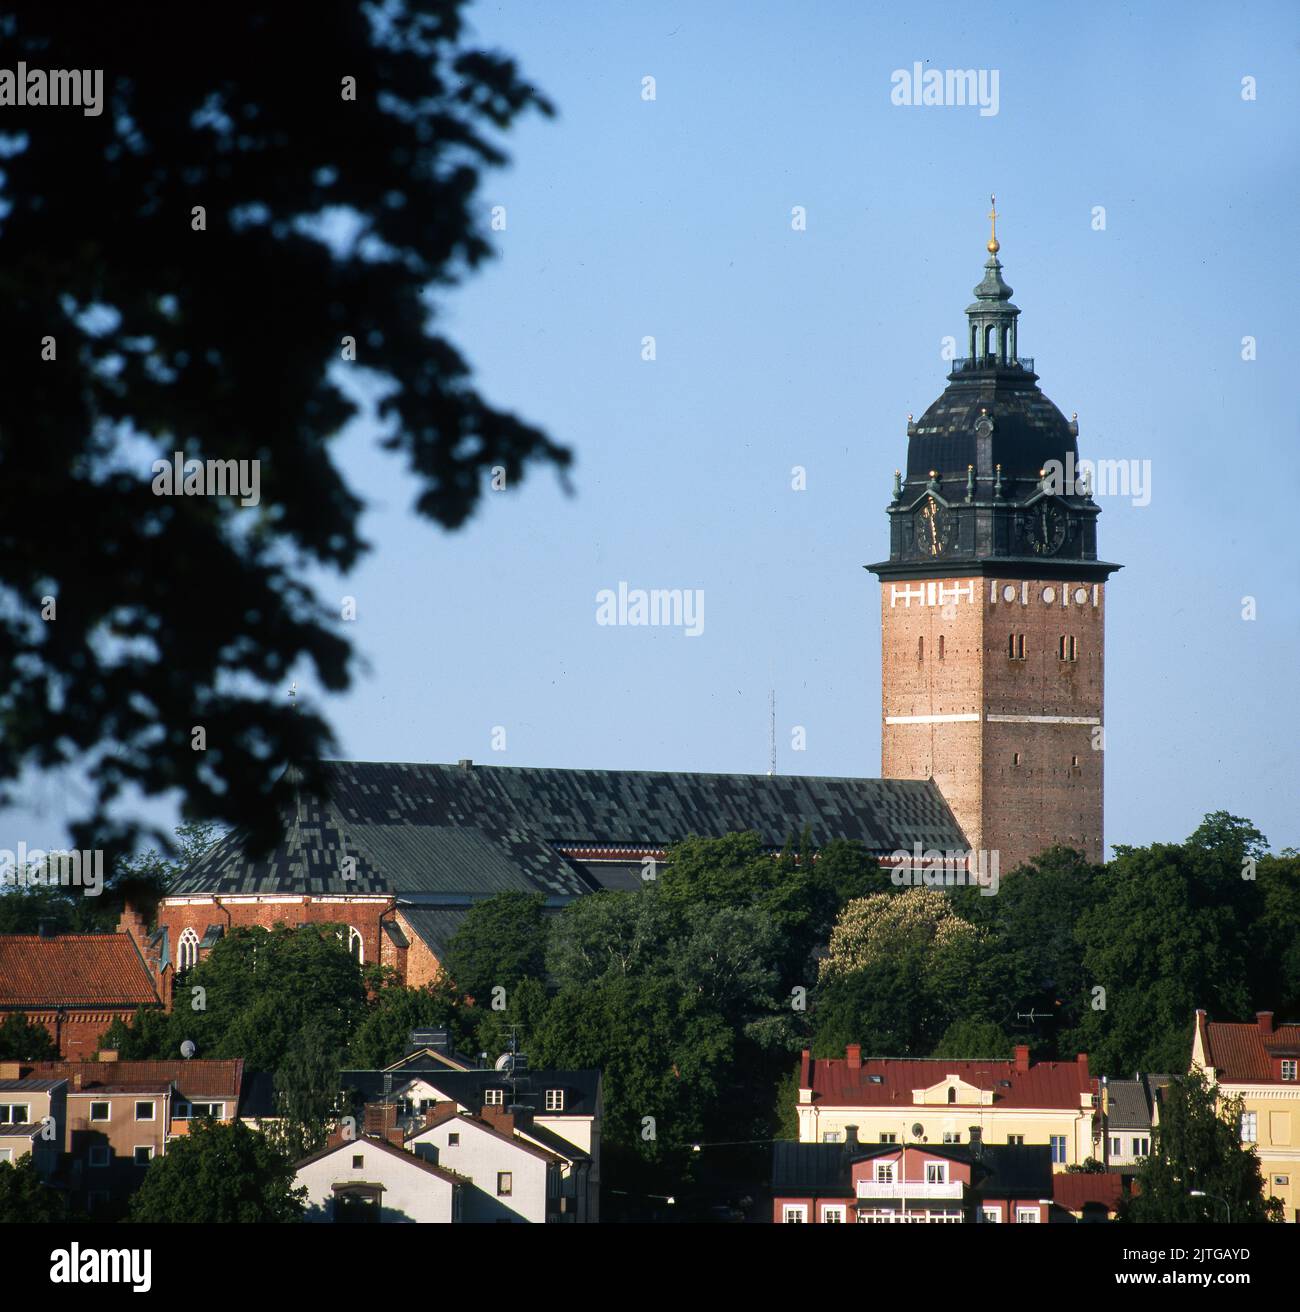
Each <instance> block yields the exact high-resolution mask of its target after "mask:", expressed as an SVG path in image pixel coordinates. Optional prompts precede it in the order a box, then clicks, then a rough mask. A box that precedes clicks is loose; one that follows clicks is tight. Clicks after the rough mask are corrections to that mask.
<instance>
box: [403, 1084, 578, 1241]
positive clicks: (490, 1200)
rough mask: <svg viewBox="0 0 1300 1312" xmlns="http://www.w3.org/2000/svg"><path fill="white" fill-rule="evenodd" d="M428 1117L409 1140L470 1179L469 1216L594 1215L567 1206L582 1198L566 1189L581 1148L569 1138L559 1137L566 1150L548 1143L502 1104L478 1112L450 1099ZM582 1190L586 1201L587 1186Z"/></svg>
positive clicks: (516, 1218)
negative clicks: (556, 1149)
mask: <svg viewBox="0 0 1300 1312" xmlns="http://www.w3.org/2000/svg"><path fill="white" fill-rule="evenodd" d="M425 1122H426V1123H425V1125H424V1126H423V1127H421V1128H419V1129H416V1130H415V1131H413V1132H412V1133H411V1134H409V1135H408V1136H407V1138H406V1144H405V1146H406V1147H407V1149H409V1150H410V1151H411V1152H413V1153H415V1154H416V1155H417V1156H419V1157H422V1158H424V1159H425V1160H426V1161H430V1162H434V1163H436V1164H437V1165H439V1166H444V1167H447V1168H448V1169H450V1170H454V1171H455V1172H456V1174H457V1175H459V1176H463V1177H464V1178H465V1179H466V1180H467V1182H468V1183H467V1184H466V1187H465V1197H464V1213H463V1219H464V1220H465V1221H467V1222H484V1221H515V1222H518V1221H533V1222H538V1223H545V1222H547V1221H561V1220H566V1219H567V1220H575V1221H576V1220H587V1219H590V1218H588V1217H578V1216H576V1215H573V1216H569V1215H566V1212H565V1210H564V1207H565V1204H568V1205H569V1206H570V1207H572V1206H574V1205H575V1204H576V1202H577V1201H578V1198H577V1197H576V1196H575V1195H573V1194H571V1195H568V1196H562V1193H561V1189H562V1185H563V1182H564V1179H565V1176H566V1173H568V1172H571V1171H572V1169H573V1167H574V1165H575V1161H576V1151H577V1150H575V1149H574V1148H573V1147H572V1145H570V1144H566V1143H565V1141H564V1140H560V1141H559V1143H560V1145H562V1151H561V1153H556V1152H552V1151H550V1150H549V1149H547V1148H543V1147H542V1146H541V1145H540V1143H538V1142H537V1141H536V1139H535V1138H533V1137H531V1136H529V1135H528V1133H527V1122H526V1121H525V1124H524V1125H522V1126H520V1127H519V1128H516V1125H515V1117H514V1115H513V1114H512V1113H510V1112H508V1111H506V1110H504V1109H503V1108H499V1107H487V1108H484V1109H483V1113H482V1115H481V1116H475V1115H472V1114H470V1113H467V1112H462V1111H460V1110H458V1109H457V1108H456V1107H455V1106H454V1105H453V1104H452V1103H450V1102H444V1103H441V1104H440V1105H439V1106H438V1107H436V1108H433V1109H430V1110H429V1111H428V1112H426V1113H425ZM556 1137H557V1138H558V1136H556ZM584 1156H585V1154H584ZM581 1196H582V1201H584V1202H585V1201H586V1191H585V1189H584V1190H583V1191H581Z"/></svg>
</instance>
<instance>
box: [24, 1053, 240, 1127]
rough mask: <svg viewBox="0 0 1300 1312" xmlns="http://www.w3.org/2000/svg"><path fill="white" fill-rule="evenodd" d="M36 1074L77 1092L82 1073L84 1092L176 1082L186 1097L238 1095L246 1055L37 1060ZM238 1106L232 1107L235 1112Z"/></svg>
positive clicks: (155, 1085) (228, 1096) (33, 1072)
mask: <svg viewBox="0 0 1300 1312" xmlns="http://www.w3.org/2000/svg"><path fill="white" fill-rule="evenodd" d="M29 1066H30V1070H31V1073H32V1074H33V1075H38V1076H44V1077H45V1078H47V1079H65V1080H67V1081H68V1092H69V1094H72V1093H74V1092H77V1091H78V1090H77V1089H76V1077H77V1076H80V1077H81V1090H80V1091H81V1092H86V1091H93V1090H95V1089H102V1090H103V1091H104V1092H108V1090H109V1089H110V1088H111V1089H118V1088H122V1087H124V1086H131V1085H149V1086H151V1087H165V1086H167V1085H168V1084H174V1085H175V1086H176V1087H177V1088H178V1089H179V1090H180V1091H181V1093H182V1094H184V1095H185V1097H186V1098H190V1099H195V1098H198V1099H202V1098H222V1099H237V1098H238V1097H239V1090H240V1086H241V1085H242V1083H243V1078H244V1059H243V1058H242V1057H235V1058H231V1059H229V1060H220V1061H217V1060H210V1061H204V1060H194V1061H182V1060H176V1061H34V1062H31V1063H24V1069H27V1068H28V1067H29ZM234 1110H235V1109H234V1108H233V1107H232V1108H230V1109H229V1111H230V1113H231V1115H233V1114H234Z"/></svg>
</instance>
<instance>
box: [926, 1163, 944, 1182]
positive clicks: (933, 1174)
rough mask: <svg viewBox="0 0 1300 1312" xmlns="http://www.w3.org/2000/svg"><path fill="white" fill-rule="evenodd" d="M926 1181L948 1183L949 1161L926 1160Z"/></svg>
mask: <svg viewBox="0 0 1300 1312" xmlns="http://www.w3.org/2000/svg"><path fill="white" fill-rule="evenodd" d="M925 1182H926V1184H947V1183H948V1163H947V1162H926V1164H925Z"/></svg>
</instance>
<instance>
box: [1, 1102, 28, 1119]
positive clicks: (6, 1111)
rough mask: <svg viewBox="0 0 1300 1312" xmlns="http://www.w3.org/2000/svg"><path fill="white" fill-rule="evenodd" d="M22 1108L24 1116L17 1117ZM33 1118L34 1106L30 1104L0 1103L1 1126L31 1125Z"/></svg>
mask: <svg viewBox="0 0 1300 1312" xmlns="http://www.w3.org/2000/svg"><path fill="white" fill-rule="evenodd" d="M20 1108H21V1110H22V1113H23V1114H22V1115H21V1116H15V1115H14V1113H15V1112H17V1111H18V1110H19V1109H20ZM31 1118H32V1105H31V1103H29V1102H4V1103H0V1125H30V1124H31Z"/></svg>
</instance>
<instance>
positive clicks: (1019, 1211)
mask: <svg viewBox="0 0 1300 1312" xmlns="http://www.w3.org/2000/svg"><path fill="white" fill-rule="evenodd" d="M1041 1219H1042V1218H1041V1217H1040V1216H1039V1215H1038V1208H1036V1207H1017V1208H1016V1224H1017V1225H1037V1224H1038V1223H1039V1221H1040V1220H1041Z"/></svg>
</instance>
